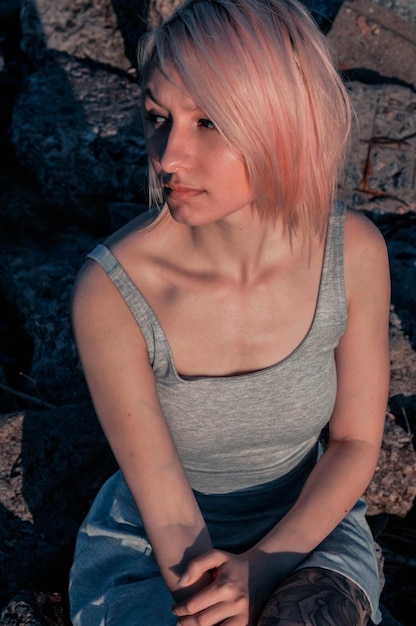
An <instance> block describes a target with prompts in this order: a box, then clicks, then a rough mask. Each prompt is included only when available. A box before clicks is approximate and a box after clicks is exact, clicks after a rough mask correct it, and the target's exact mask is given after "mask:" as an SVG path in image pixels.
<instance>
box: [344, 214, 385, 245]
mask: <svg viewBox="0 0 416 626" xmlns="http://www.w3.org/2000/svg"><path fill="white" fill-rule="evenodd" d="M345 252H346V254H347V255H352V256H355V255H360V254H375V255H377V254H380V255H381V256H384V255H385V254H386V244H385V241H384V238H383V235H382V234H381V232H380V231H379V229H378V228H377V226H375V225H374V224H373V222H371V220H369V219H368V217H366V216H365V215H364V214H363V213H360V212H358V211H354V210H353V209H347V213H346V217H345Z"/></svg>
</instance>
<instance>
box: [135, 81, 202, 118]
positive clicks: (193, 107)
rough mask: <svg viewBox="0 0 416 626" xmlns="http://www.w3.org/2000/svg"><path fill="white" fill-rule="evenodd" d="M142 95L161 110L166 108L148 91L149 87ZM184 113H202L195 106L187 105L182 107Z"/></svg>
mask: <svg viewBox="0 0 416 626" xmlns="http://www.w3.org/2000/svg"><path fill="white" fill-rule="evenodd" d="M144 95H145V97H147V98H150V100H152V101H153V102H154V103H155V104H157V105H158V106H159V107H161V108H162V109H164V108H166V107H165V106H164V105H163V104H162V103H161V102H159V100H158V99H157V98H156V96H154V95H153V93H152V90H151V89H150V87H146V89H145V90H144ZM183 108H184V110H185V111H189V112H191V113H192V112H193V111H202V109H200V108H199V106H197V105H196V104H193V105H187V106H184V107H183Z"/></svg>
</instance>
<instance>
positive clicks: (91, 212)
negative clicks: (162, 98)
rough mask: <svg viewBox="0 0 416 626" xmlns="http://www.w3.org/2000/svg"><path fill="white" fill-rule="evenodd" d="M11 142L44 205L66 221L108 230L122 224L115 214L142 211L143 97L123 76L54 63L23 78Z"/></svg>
mask: <svg viewBox="0 0 416 626" xmlns="http://www.w3.org/2000/svg"><path fill="white" fill-rule="evenodd" d="M12 140H13V144H14V147H15V153H16V156H17V159H18V160H19V162H20V163H21V164H22V165H24V166H25V168H26V169H27V170H28V171H30V172H32V173H33V175H34V176H35V178H36V180H37V182H38V185H39V187H40V190H41V193H42V196H43V198H44V201H45V203H46V204H47V205H48V206H49V207H50V210H51V211H52V210H53V211H59V212H60V213H61V217H65V218H66V221H67V222H68V223H70V224H73V223H76V222H77V221H79V220H80V219H82V220H83V221H84V222H85V223H86V224H88V223H89V222H90V223H92V224H96V223H99V224H102V225H103V227H106V228H107V229H110V230H111V228H112V227H117V226H118V225H120V224H119V223H118V222H120V218H119V217H118V216H117V211H118V210H119V209H120V208H121V209H123V210H124V212H125V213H126V215H125V216H124V215H123V211H122V215H121V217H122V219H128V218H132V217H134V216H135V215H137V214H138V213H139V212H140V211H141V210H143V202H144V196H145V170H146V163H147V159H146V157H145V146H144V138H143V133H142V126H141V114H140V92H139V89H138V87H137V84H136V82H135V80H133V79H132V78H131V77H130V76H129V75H128V74H122V73H121V74H120V73H118V72H112V71H108V69H103V68H102V67H100V66H98V65H96V64H91V63H89V62H88V61H85V60H83V61H80V60H77V59H75V58H74V57H72V58H67V57H66V56H59V57H56V58H55V59H54V62H53V63H50V64H47V65H45V66H43V67H42V69H40V70H38V71H37V72H35V73H34V74H32V75H31V76H30V77H29V78H28V80H27V82H26V85H25V88H24V90H23V92H22V93H21V95H20V97H19V99H18V101H17V103H16V106H15V109H14V114H13V126H12ZM126 207H127V210H126ZM112 211H113V212H114V213H115V215H114V216H113V218H112V217H111V215H112ZM111 219H113V223H112V221H111Z"/></svg>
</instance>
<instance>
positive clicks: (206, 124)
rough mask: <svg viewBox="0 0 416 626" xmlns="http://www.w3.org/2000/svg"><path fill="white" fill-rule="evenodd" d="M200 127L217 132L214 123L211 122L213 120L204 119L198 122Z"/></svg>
mask: <svg viewBox="0 0 416 626" xmlns="http://www.w3.org/2000/svg"><path fill="white" fill-rule="evenodd" d="M198 126H202V128H208V129H213V130H215V124H214V122H211V120H207V119H204V118H202V119H200V120H198Z"/></svg>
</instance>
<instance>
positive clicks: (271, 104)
mask: <svg viewBox="0 0 416 626" xmlns="http://www.w3.org/2000/svg"><path fill="white" fill-rule="evenodd" d="M141 68H142V81H143V85H144V84H145V83H146V82H147V81H148V80H149V77H150V75H151V74H152V72H153V71H154V70H155V69H159V70H161V71H162V72H164V74H165V75H166V76H167V77H168V78H169V80H172V79H171V77H170V76H169V74H170V73H172V70H173V71H174V72H175V73H176V74H177V75H178V76H179V77H180V79H181V81H182V82H183V84H184V85H185V88H186V89H187V91H188V92H189V94H190V96H191V97H192V99H193V100H194V101H195V103H196V104H197V105H198V107H199V108H200V109H201V110H203V111H204V113H206V115H207V117H208V118H209V119H211V120H212V122H213V123H214V124H215V126H216V127H217V129H218V131H219V132H220V133H221V134H222V135H223V136H224V138H225V139H226V140H227V142H228V143H229V144H230V146H231V147H232V148H233V149H235V150H236V151H237V152H238V153H240V154H241V155H242V157H243V159H244V161H245V163H246V166H247V171H248V175H249V179H250V182H251V184H252V187H253V190H254V195H255V198H256V207H257V210H258V211H259V213H260V215H262V216H263V217H265V218H267V219H270V220H271V221H275V220H276V219H280V220H282V223H283V225H284V227H285V228H286V229H287V231H288V232H289V234H290V235H292V234H293V233H294V232H297V231H300V233H301V234H302V235H303V236H305V237H307V238H309V239H310V238H311V237H312V236H314V235H316V234H318V235H320V236H324V233H325V231H326V224H327V221H328V215H329V212H330V210H331V206H332V203H333V201H334V198H335V194H336V191H337V183H338V179H339V175H340V172H341V170H342V169H343V166H344V162H345V154H346V149H347V146H348V138H349V131H350V125H351V112H350V106H349V99H348V95H347V92H346V90H345V88H344V86H343V84H342V81H341V79H340V77H339V76H338V73H337V71H336V69H335V67H334V64H333V61H332V59H331V55H330V53H329V51H328V47H327V43H326V39H325V37H324V36H323V35H322V34H321V33H320V31H319V29H318V28H317V26H316V25H315V23H314V22H313V20H312V18H311V17H310V16H309V14H308V13H307V11H306V10H305V9H304V8H303V7H302V6H301V5H300V4H298V2H297V1H296V0H189V1H188V2H185V4H184V5H182V6H181V7H180V8H179V9H177V11H176V12H175V13H174V14H173V15H172V16H171V17H170V18H169V19H168V20H166V21H165V22H164V23H163V24H162V25H161V26H159V27H158V28H156V29H155V30H154V31H153V32H152V33H150V34H149V35H148V36H147V39H146V40H145V41H144V44H143V47H142V50H141ZM150 187H151V189H150V193H151V197H152V199H153V200H155V199H156V201H160V199H161V190H160V188H159V187H158V183H157V181H156V177H155V176H154V173H152V171H150Z"/></svg>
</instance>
